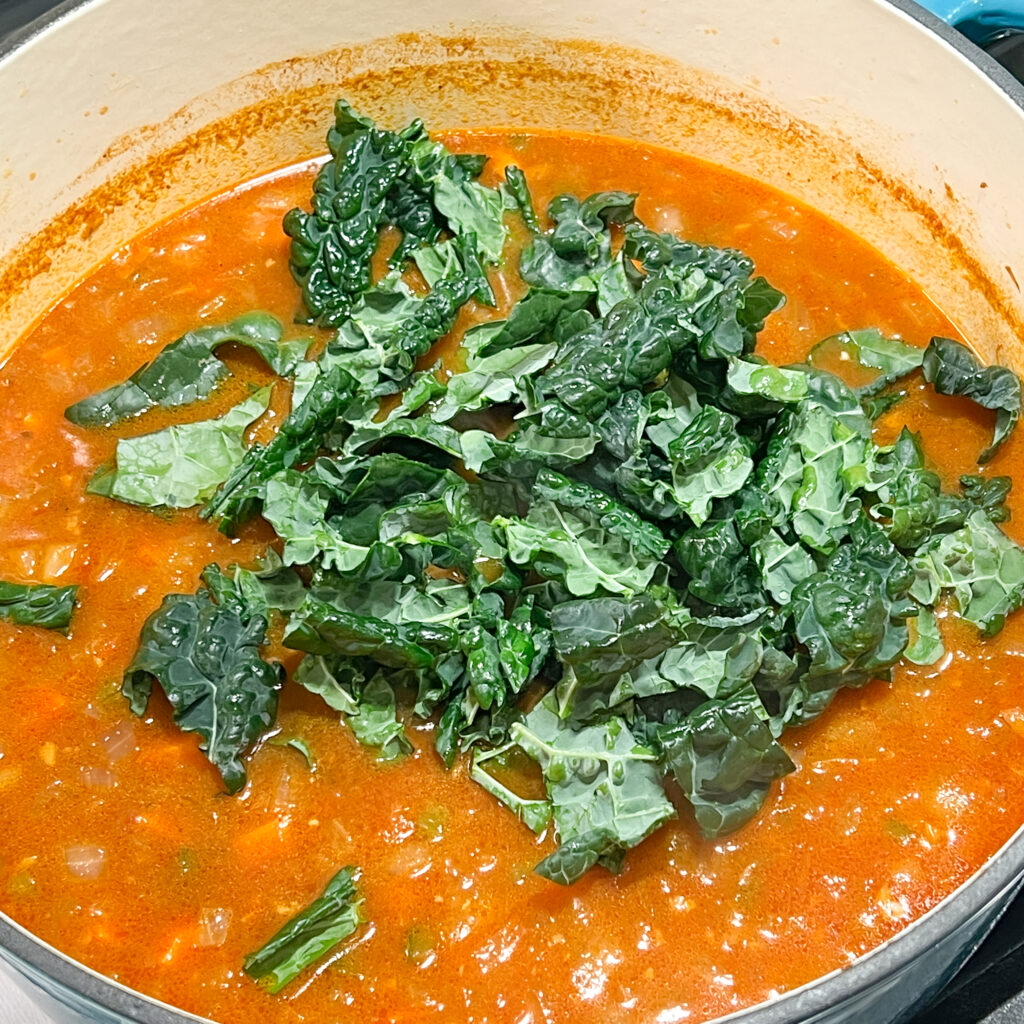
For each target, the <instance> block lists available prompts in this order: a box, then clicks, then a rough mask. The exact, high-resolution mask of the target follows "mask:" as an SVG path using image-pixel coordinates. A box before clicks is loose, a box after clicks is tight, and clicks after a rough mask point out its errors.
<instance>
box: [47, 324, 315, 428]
mask: <svg viewBox="0 0 1024 1024" xmlns="http://www.w3.org/2000/svg"><path fill="white" fill-rule="evenodd" d="M282 333H283V331H282V328H281V324H280V322H279V321H277V320H275V319H274V317H272V316H270V315H269V314H268V313H247V314H246V315H245V316H240V317H238V318H237V319H236V320H232V321H231V323H228V324H224V325H222V326H218V327H201V328H197V329H196V330H194V331H189V332H188V334H184V335H182V337H180V338H178V340H177V341H173V342H171V344H170V345H167V346H166V347H165V348H163V349H162V350H161V351H160V352H159V353H158V355H157V356H156V358H155V359H153V361H152V362H150V363H147V364H146V365H145V366H143V367H140V368H139V369H138V370H136V371H135V373H133V374H132V375H131V377H129V378H128V380H126V381H124V382H123V383H121V384H115V385H114V386H113V387H111V388H107V389H106V391H101V392H99V393H98V394H95V395H92V396H90V397H89V398H83V399H82V400H81V401H80V402H76V403H75V404H74V405H72V406H70V407H69V408H68V409H67V410H65V413H64V415H65V416H67V418H68V419H69V420H70V421H71V422H72V423H74V424H75V425H76V426H79V427H112V426H114V425H115V424H117V423H120V422H121V421H122V420H126V419H130V418H131V417H133V416H138V415H140V414H141V413H144V412H146V411H147V410H148V409H152V408H153V407H155V406H162V407H163V408H166V409H173V408H176V407H177V406H180V405H188V404H190V403H191V402H195V401H198V400H199V399H201V398H206V397H207V396H208V395H209V394H210V393H211V392H212V391H213V389H214V388H215V387H216V386H217V385H218V384H219V383H220V382H221V381H222V380H223V379H224V378H225V377H227V376H228V374H229V371H228V368H227V366H226V365H225V364H224V363H223V362H222V361H221V360H220V359H218V358H217V357H216V356H215V355H214V352H215V351H216V349H218V348H219V347H220V346H221V345H225V344H227V343H228V342H233V343H234V344H236V345H244V346H246V347H247V348H251V349H252V350H253V351H254V352H257V353H259V355H260V356H262V357H263V359H264V361H265V362H266V363H267V365H268V366H269V367H270V368H271V369H272V370H274V372H275V373H278V374H280V375H281V376H288V375H289V374H290V373H292V372H293V371H294V370H295V367H296V366H297V365H298V364H299V362H300V361H301V360H302V358H303V356H304V355H305V352H306V349H307V348H308V347H309V344H310V343H309V340H308V339H303V340H299V341H282V340H281V336H282Z"/></svg>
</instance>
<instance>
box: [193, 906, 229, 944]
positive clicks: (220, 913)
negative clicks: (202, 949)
mask: <svg viewBox="0 0 1024 1024" xmlns="http://www.w3.org/2000/svg"><path fill="white" fill-rule="evenodd" d="M230 925H231V911H230V910H222V909H221V908H220V907H203V909H202V910H201V911H200V912H199V945H200V946H223V945H224V940H225V939H226V938H227V936H228V928H229V927H230Z"/></svg>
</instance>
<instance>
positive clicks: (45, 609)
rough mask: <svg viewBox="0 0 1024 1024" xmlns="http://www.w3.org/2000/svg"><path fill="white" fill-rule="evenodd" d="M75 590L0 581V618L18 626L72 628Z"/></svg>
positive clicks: (45, 584) (75, 588) (40, 584)
mask: <svg viewBox="0 0 1024 1024" xmlns="http://www.w3.org/2000/svg"><path fill="white" fill-rule="evenodd" d="M77 596H78V587H77V586H70V587H53V586H50V585H49V584H47V583H12V582H10V581H9V580H0V619H5V620H6V621H7V622H13V623H14V624H15V625H18V626H42V627H43V628H44V629H59V630H66V629H67V628H68V626H70V625H71V616H72V614H73V613H74V610H75V598H76V597H77Z"/></svg>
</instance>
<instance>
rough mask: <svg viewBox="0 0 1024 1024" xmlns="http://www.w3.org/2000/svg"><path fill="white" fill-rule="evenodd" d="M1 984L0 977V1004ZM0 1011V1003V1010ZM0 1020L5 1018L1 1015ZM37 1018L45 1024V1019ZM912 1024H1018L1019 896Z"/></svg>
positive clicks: (1023, 957) (9, 11)
mask: <svg viewBox="0 0 1024 1024" xmlns="http://www.w3.org/2000/svg"><path fill="white" fill-rule="evenodd" d="M57 2H58V0H0V42H3V40H4V39H5V38H6V36H7V35H9V34H10V33H12V32H14V31H15V30H17V29H19V28H22V27H23V26H24V25H26V24H28V22H30V21H31V20H32V19H33V18H37V17H39V16H40V15H41V14H44V13H45V12H46V11H48V10H50V9H51V8H53V7H56V6H57ZM965 28H966V30H967V32H968V34H969V35H973V34H974V33H973V32H972V31H971V26H970V25H969V24H967V25H965ZM979 41H980V40H979ZM986 49H988V51H989V53H990V54H991V55H992V56H993V57H995V58H996V60H998V61H999V62H1000V63H1001V64H1003V65H1004V67H1006V68H1007V69H1008V70H1010V71H1011V73H1013V74H1015V75H1016V76H1017V77H1018V78H1021V79H1022V81H1024V32H1009V33H1004V34H1002V35H1000V36H999V37H998V38H995V39H992V40H990V41H988V43H987V45H986ZM3 980H4V979H3V977H2V976H0V1003H2V1002H3V995H4V993H3V991H2V982H3ZM3 1009H4V1007H3V1006H2V1005H0V1011H2V1010H3ZM0 1019H3V1020H5V1018H3V1015H2V1013H0ZM11 1019H12V1020H15V1019H19V1018H11ZM39 1020H40V1021H41V1022H42V1021H45V1020H46V1017H45V1015H43V1016H41V1017H40V1018H39ZM32 1024H35V1022H34V1019H33V1022H32ZM866 1024H867V1022H866ZM912 1024H1024V895H1022V896H1020V897H1018V899H1017V900H1016V902H1015V903H1014V904H1012V905H1011V907H1010V908H1009V910H1008V911H1007V912H1006V914H1005V916H1004V917H1003V920H1002V921H1001V922H1000V923H999V925H998V926H997V927H996V929H995V930H994V931H993V932H992V934H991V935H990V936H989V938H988V939H987V940H986V941H985V942H984V943H983V945H982V946H981V947H980V948H979V950H978V951H977V953H975V955H974V956H973V957H972V958H971V960H970V961H969V962H968V964H967V966H966V967H964V969H963V970H962V971H961V972H960V974H959V975H957V977H956V978H954V979H953V981H952V983H951V984H950V986H949V987H948V988H947V989H946V991H945V993H943V995H942V996H941V997H940V998H939V1000H938V1001H937V1002H936V1003H935V1004H934V1005H933V1006H931V1007H930V1008H928V1009H926V1010H924V1011H922V1013H921V1014H920V1015H919V1016H918V1017H916V1018H915V1019H914V1021H913V1022H912Z"/></svg>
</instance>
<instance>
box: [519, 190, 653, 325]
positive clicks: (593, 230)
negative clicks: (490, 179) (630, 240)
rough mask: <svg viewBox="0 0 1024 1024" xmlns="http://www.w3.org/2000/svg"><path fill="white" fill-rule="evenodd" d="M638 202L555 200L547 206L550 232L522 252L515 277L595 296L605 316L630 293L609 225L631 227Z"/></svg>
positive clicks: (612, 197) (624, 196)
mask: <svg viewBox="0 0 1024 1024" xmlns="http://www.w3.org/2000/svg"><path fill="white" fill-rule="evenodd" d="M635 202H636V196H635V195H632V194H628V193H625V192H597V193H595V194H594V195H592V196H588V197H587V198H586V199H584V200H582V201H580V200H579V199H577V198H576V197H575V196H570V195H560V196H555V198H554V199H552V200H551V202H550V203H549V204H548V210H547V215H548V220H549V221H551V222H552V225H553V226H552V228H551V230H550V231H548V232H547V233H546V234H543V235H537V237H535V238H534V239H533V241H532V242H530V243H529V244H528V245H527V246H526V248H525V249H524V250H523V253H522V256H521V257H520V261H519V273H520V275H521V276H522V278H523V280H524V281H525V282H526V283H527V284H531V285H533V286H534V287H536V288H542V289H549V290H554V291H559V292H573V291H583V292H592V293H596V295H597V297H598V303H599V305H600V306H601V307H602V308H601V313H602V314H604V313H606V312H608V310H609V309H611V307H612V306H614V305H615V303H616V301H618V299H620V298H627V297H628V296H629V295H630V294H631V292H632V289H631V287H630V285H629V282H628V280H627V277H626V269H625V265H624V264H623V263H622V261H619V260H614V259H613V257H612V235H611V225H613V224H617V225H623V224H628V223H631V222H632V221H633V220H635V218H636V214H635V212H634V210H633V206H634V203H635Z"/></svg>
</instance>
